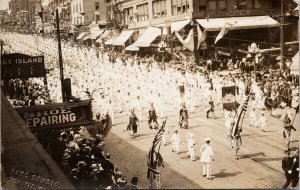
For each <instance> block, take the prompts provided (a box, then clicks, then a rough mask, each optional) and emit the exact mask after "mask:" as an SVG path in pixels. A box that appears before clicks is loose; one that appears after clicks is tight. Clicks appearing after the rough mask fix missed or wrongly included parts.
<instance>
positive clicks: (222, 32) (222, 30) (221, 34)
mask: <svg viewBox="0 0 300 190" xmlns="http://www.w3.org/2000/svg"><path fill="white" fill-rule="evenodd" d="M232 25H233V24H230V23H225V24H224V26H223V28H222V29H221V31H220V33H219V34H218V36H217V38H216V40H215V44H216V43H217V42H218V41H219V40H220V39H221V38H223V37H224V36H225V35H226V34H227V33H228V31H229V28H230V27H231V26H232Z"/></svg>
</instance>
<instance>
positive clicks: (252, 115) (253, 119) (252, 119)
mask: <svg viewBox="0 0 300 190" xmlns="http://www.w3.org/2000/svg"><path fill="white" fill-rule="evenodd" d="M256 126H257V119H256V113H255V108H253V109H252V111H251V112H250V127H256Z"/></svg>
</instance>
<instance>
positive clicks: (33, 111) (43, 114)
mask: <svg viewBox="0 0 300 190" xmlns="http://www.w3.org/2000/svg"><path fill="white" fill-rule="evenodd" d="M15 109H16V111H17V112H18V113H19V115H20V116H21V117H22V119H24V121H25V123H26V124H27V125H28V127H29V128H30V129H31V130H32V131H41V130H47V129H57V128H66V127H73V126H78V127H79V126H82V125H90V124H92V111H91V100H83V101H80V102H64V103H58V104H47V105H38V106H30V107H20V108H15Z"/></svg>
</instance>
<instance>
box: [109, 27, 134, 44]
mask: <svg viewBox="0 0 300 190" xmlns="http://www.w3.org/2000/svg"><path fill="white" fill-rule="evenodd" d="M133 32H134V30H124V31H122V33H121V34H120V35H119V36H118V37H117V38H116V39H115V40H114V42H113V44H112V45H114V46H124V45H125V42H126V41H127V40H128V39H129V38H130V36H131V35H132V34H133Z"/></svg>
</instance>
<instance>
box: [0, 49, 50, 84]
mask: <svg viewBox="0 0 300 190" xmlns="http://www.w3.org/2000/svg"><path fill="white" fill-rule="evenodd" d="M45 76H46V70H45V63H44V56H29V55H25V54H19V53H13V54H4V55H3V56H2V60H1V78H2V79H14V78H31V77H45Z"/></svg>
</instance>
